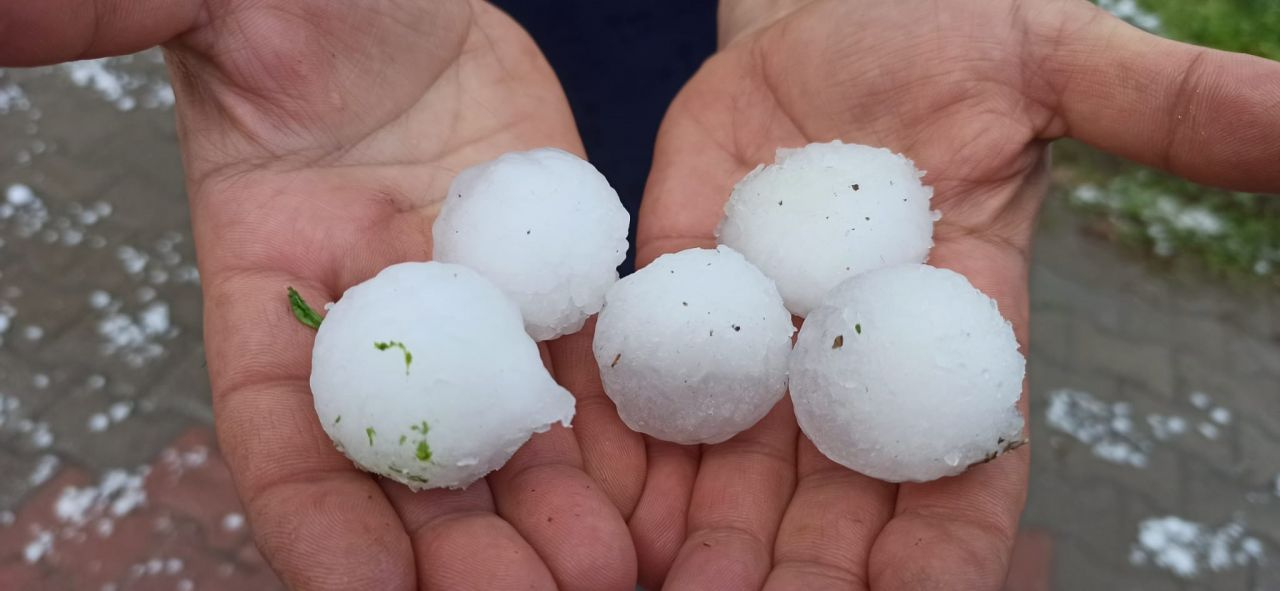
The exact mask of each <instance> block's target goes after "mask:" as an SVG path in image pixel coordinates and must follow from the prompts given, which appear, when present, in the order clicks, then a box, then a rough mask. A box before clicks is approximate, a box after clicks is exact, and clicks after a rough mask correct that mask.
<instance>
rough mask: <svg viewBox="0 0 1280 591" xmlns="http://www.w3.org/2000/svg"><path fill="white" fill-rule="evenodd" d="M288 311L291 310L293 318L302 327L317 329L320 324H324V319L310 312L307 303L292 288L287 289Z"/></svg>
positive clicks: (314, 312)
mask: <svg viewBox="0 0 1280 591" xmlns="http://www.w3.org/2000/svg"><path fill="white" fill-rule="evenodd" d="M289 309H291V310H293V317H294V318H297V319H298V322H301V323H302V324H303V326H307V327H309V328H313V329H319V328H320V323H321V322H324V318H323V317H322V316H320V315H319V314H317V313H316V311H315V310H312V309H311V306H309V305H307V301H306V300H304V299H302V294H300V293H298V290H296V289H294V288H292V287H290V288H289Z"/></svg>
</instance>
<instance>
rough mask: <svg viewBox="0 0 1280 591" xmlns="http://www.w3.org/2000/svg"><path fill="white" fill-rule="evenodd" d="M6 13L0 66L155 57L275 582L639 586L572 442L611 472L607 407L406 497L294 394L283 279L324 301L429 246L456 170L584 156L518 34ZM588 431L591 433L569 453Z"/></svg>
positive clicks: (436, 23)
mask: <svg viewBox="0 0 1280 591" xmlns="http://www.w3.org/2000/svg"><path fill="white" fill-rule="evenodd" d="M90 4H94V6H90ZM54 5H59V6H54ZM29 7H30V9H29ZM4 12H5V13H6V14H5V15H4V16H7V17H9V19H10V20H9V21H8V24H12V25H14V26H11V27H6V33H8V32H16V34H17V35H19V37H18V38H14V37H10V41H12V42H11V43H9V44H5V43H3V42H0V57H3V58H4V60H3V61H6V62H9V63H18V64H32V63H40V62H49V61H56V60H60V59H71V58H76V57H90V56H94V55H105V54H112V53H122V52H127V51H132V50H137V49H142V48H144V47H147V46H149V45H153V44H156V43H163V44H164V47H165V48H166V58H167V61H168V63H169V66H170V70H171V74H172V78H173V82H174V86H175V92H176V95H177V105H176V108H177V116H178V123H179V133H180V139H181V141H182V148H183V158H184V164H185V166H186V169H187V175H188V189H189V193H190V199H191V206H192V217H193V222H194V227H195V235H196V243H197V249H198V254H199V262H200V270H201V276H202V279H203V285H204V294H205V319H206V322H205V331H206V344H207V354H208V365H209V371H210V375H211V379H212V385H213V393H214V407H215V411H216V418H217V427H218V436H219V442H220V444H221V446H222V448H223V451H224V453H225V456H226V457H227V460H228V463H229V464H230V467H231V470H232V472H233V474H234V476H235V480H236V484H237V487H238V488H239V492H240V495H241V498H242V499H243V500H244V501H245V504H246V506H247V509H248V514H249V517H250V521H251V522H252V525H253V528H254V532H255V536H256V539H257V541H258V544H259V546H260V548H261V549H262V550H263V553H264V555H265V556H266V558H267V559H268V560H269V561H270V562H271V564H272V566H273V567H274V568H275V569H276V571H277V572H278V573H279V574H280V575H281V576H282V577H283V578H284V580H285V582H286V583H288V584H289V585H290V586H291V587H294V588H300V589H341V590H351V589H379V590H383V589H388V590H389V589H414V588H430V589H450V590H453V589H484V590H489V589H516V588H518V589H557V588H559V589H584V590H591V591H595V590H601V589H631V588H632V585H633V584H634V580H635V558H634V550H633V548H632V544H631V541H630V538H629V536H628V532H627V529H626V525H625V522H624V521H623V518H622V517H621V515H620V514H619V512H618V511H617V509H616V508H615V506H614V504H613V503H612V502H611V499H610V498H609V496H608V494H607V493H606V491H605V489H604V488H602V487H601V486H599V485H598V484H597V483H596V481H595V480H594V479H592V478H591V477H589V476H588V475H587V473H586V472H585V471H584V469H583V462H584V460H583V456H584V454H589V455H590V456H591V457H592V458H594V460H595V462H594V464H593V465H595V466H597V467H598V466H609V465H614V464H619V465H625V462H622V463H617V462H610V461H607V458H608V457H609V456H610V455H611V454H613V453H614V452H613V451H611V450H613V449H614V448H616V447H617V446H616V445H614V443H613V439H609V438H608V436H609V435H613V434H616V435H617V437H616V438H615V439H617V440H621V441H626V440H627V439H628V438H629V437H634V436H633V435H632V434H629V433H627V432H626V431H625V428H624V427H622V426H621V424H620V423H618V422H617V420H616V417H615V418H612V419H611V418H610V417H608V416H604V417H603V419H604V422H603V423H602V424H601V426H599V427H597V426H596V425H595V424H593V420H592V418H593V417H600V416H601V414H600V413H591V412H586V413H582V414H580V415H579V418H578V419H577V420H576V421H575V423H576V425H577V426H578V427H579V428H578V429H576V430H573V431H571V430H568V429H564V428H560V427H557V428H555V429H553V430H551V431H550V432H548V433H544V434H542V435H538V436H536V437H534V438H533V440H532V441H531V443H530V444H528V445H527V446H525V447H524V448H522V449H521V451H520V452H519V453H517V454H516V456H515V457H514V458H513V459H512V460H511V461H510V462H509V463H508V464H507V466H506V467H505V468H504V469H503V470H501V471H499V472H497V473H495V474H493V475H491V476H490V477H489V478H488V479H487V481H481V482H478V483H476V484H475V485H473V486H471V487H469V488H468V489H466V490H465V491H444V490H434V491H427V492H423V493H417V494H414V493H412V492H410V491H409V490H408V489H407V488H405V487H403V486H401V485H399V484H395V483H391V482H388V481H381V480H379V479H377V478H374V477H372V476H370V475H368V474H365V473H363V472H360V471H358V470H357V469H356V468H355V467H353V465H352V464H351V462H350V461H349V460H347V459H346V458H344V457H343V456H342V454H341V453H339V452H337V451H336V450H335V449H334V446H333V444H332V443H330V441H329V440H328V438H327V437H326V436H325V434H324V432H323V430H322V429H321V426H320V424H319V422H318V419H317V418H316V415H315V412H314V410H313V407H312V402H311V395H310V389H309V387H308V376H309V373H310V350H311V344H312V339H313V332H312V331H309V330H307V329H305V328H304V327H302V326H301V325H300V324H298V323H297V322H296V321H294V320H293V319H292V317H291V316H290V312H289V307H288V304H287V300H286V298H285V288H286V287H287V286H293V287H296V288H297V289H299V290H300V291H301V292H302V294H303V295H304V296H305V297H306V298H307V299H309V300H310V301H312V302H313V303H316V304H321V303H324V302H326V301H333V300H336V299H337V298H338V297H340V296H341V294H342V292H343V291H344V290H345V289H346V288H348V287H350V286H351V285H353V284H355V283H358V282H360V281H363V280H365V279H367V278H369V277H372V276H373V275H374V274H376V273H377V271H379V270H380V269H382V268H383V267H385V266H387V265H389V264H392V263H397V262H402V261H409V260H427V259H429V258H430V255H431V231H430V229H431V224H432V220H433V219H434V218H435V214H436V211H437V208H438V206H439V202H440V201H441V199H442V198H443V196H444V192H445V191H446V189H447V186H448V184H449V182H450V181H451V180H452V178H453V176H454V174H456V173H457V171H458V170H460V169H462V168H464V167H466V166H469V165H472V164H476V163H478V162H480V161H484V160H488V159H491V158H494V157H496V156H498V155H499V154H501V153H503V152H507V151H512V150H524V149H530V148H535V147H540V146H556V147H560V148H563V149H566V150H570V151H573V152H578V153H581V151H582V147H581V144H580V141H579V139H578V136H577V132H576V129H575V126H574V123H573V119H572V116H571V114H570V112H569V108H568V105H567V103H566V102H565V99H564V96H563V94H562V92H561V90H560V87H559V84H558V82H557V81H556V78H555V75H554V74H553V73H552V71H551V69H550V68H549V66H548V65H547V64H546V62H545V61H544V60H543V58H542V55H541V54H540V53H539V51H538V49H537V48H536V46H535V45H534V44H533V42H532V41H531V40H530V39H529V38H528V37H527V35H525V33H524V32H523V31H522V30H521V29H520V28H519V26H517V25H516V24H515V23H514V22H512V21H511V20H510V19H508V18H507V17H506V16H505V15H503V14H501V13H500V12H499V11H497V10H496V9H494V8H492V7H490V6H489V5H487V4H485V3H483V2H480V1H473V2H468V1H466V0H457V1H438V2H421V1H395V0H379V1H377V2H364V3H360V5H359V6H355V5H352V4H351V3H349V2H342V1H337V0H320V1H315V2H291V1H287V0H279V1H276V0H268V1H248V0H244V1H241V0H219V1H217V2H214V1H212V0H210V1H209V2H204V3H202V2H195V1H189V2H183V1H177V2H174V1H170V0H144V1H124V2H115V1H113V0H96V2H94V0H59V1H57V2H53V3H52V5H45V6H37V5H30V4H22V3H14V4H13V5H11V6H6V7H5V8H4ZM90 33H92V35H90ZM24 34H25V35H29V36H30V37H31V38H30V39H23V38H21V35H24ZM86 43H87V46H86ZM588 341H589V337H588V336H578V337H572V338H568V339H564V340H562V341H561V342H557V343H553V344H551V345H550V346H549V347H548V348H547V349H546V352H547V354H548V355H547V358H548V360H549V362H550V364H551V366H552V368H553V373H554V374H555V376H556V377H557V379H558V380H559V381H560V382H561V383H562V384H563V385H565V386H566V387H567V388H568V389H570V390H571V391H574V392H582V391H587V392H595V391H597V390H598V377H597V376H596V369H595V364H594V361H593V360H592V358H591V353H590V344H589V342H588ZM597 423H599V421H597ZM583 433H591V434H594V435H598V436H601V437H605V443H603V444H600V445H592V444H587V445H584V446H580V445H579V443H578V439H577V438H575V435H578V436H579V437H580V436H581V434H583ZM635 445H636V446H637V447H636V448H635V449H636V450H637V451H636V452H635V453H634V454H632V455H634V456H636V457H640V452H639V451H638V450H639V447H638V445H639V442H638V440H636V443H635ZM622 449H625V446H624V447H623V448H622ZM641 476H642V475H640V474H637V476H636V478H637V479H638V478H640V477H641Z"/></svg>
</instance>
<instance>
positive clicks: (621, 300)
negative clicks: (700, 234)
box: [594, 246, 794, 444]
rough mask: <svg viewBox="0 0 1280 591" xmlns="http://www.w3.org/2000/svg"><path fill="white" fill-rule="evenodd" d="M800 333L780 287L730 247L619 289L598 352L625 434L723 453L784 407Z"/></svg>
mask: <svg viewBox="0 0 1280 591" xmlns="http://www.w3.org/2000/svg"><path fill="white" fill-rule="evenodd" d="M793 332H794V328H793V327H792V325H791V315H790V314H789V313H788V312H787V310H786V308H784V307H783V305H782V298H781V297H780V296H779V295H778V291H777V289H776V288H775V287H774V285H773V282H772V281H770V280H769V279H768V278H767V277H765V276H764V274H763V273H761V272H760V271H759V270H758V269H756V268H755V267H754V266H752V265H751V264H750V263H748V262H747V261H746V259H744V258H742V255H740V254H738V253H736V252H734V251H733V250H732V249H729V248H727V247H723V246H722V247H720V248H717V249H715V250H707V249H690V250H685V251H682V252H679V253H675V254H668V255H664V256H661V257H659V258H658V259H657V260H656V261H654V262H653V263H652V264H650V265H649V266H647V267H645V268H643V269H641V270H640V271H638V272H636V273H635V274H634V275H631V276H629V277H625V278H623V279H622V280H621V281H619V282H618V283H617V285H615V286H614V288H613V289H612V290H610V291H609V294H608V298H607V301H606V303H605V307H604V310H603V311H602V312H601V313H600V318H599V320H598V322H597V324H596V335H595V344H594V349H595V357H596V363H597V364H599V366H600V376H601V378H602V379H603V380H604V388H605V392H606V393H608V395H609V397H610V398H611V399H613V401H614V403H615V404H616V405H617V407H618V414H619V415H620V416H621V417H622V420H623V421H624V422H625V423H626V424H627V426H629V427H631V429H633V430H635V431H639V432H642V433H647V434H649V435H652V436H654V437H657V438H659V439H664V440H667V441H674V442H676V443H686V444H690V443H718V442H721V441H724V440H725V439H728V438H729V437H732V436H733V435H734V434H736V433H738V432H739V431H742V430H743V429H746V428H748V427H750V426H751V425H754V424H755V423H756V421H759V420H760V418H761V417H763V416H764V415H765V414H766V413H768V412H769V409H770V408H772V407H773V405H774V404H775V403H776V402H777V401H778V400H779V399H780V398H782V395H783V393H784V392H785V391H786V387H787V356H788V354H789V353H790V352H791V334H792V333H793Z"/></svg>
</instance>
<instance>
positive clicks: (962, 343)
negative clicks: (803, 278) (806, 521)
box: [791, 264, 1025, 482]
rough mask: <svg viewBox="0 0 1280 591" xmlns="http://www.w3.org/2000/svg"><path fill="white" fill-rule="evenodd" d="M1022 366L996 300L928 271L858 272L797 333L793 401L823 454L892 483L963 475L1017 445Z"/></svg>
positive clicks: (948, 274) (954, 277) (954, 276)
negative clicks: (974, 466)
mask: <svg viewBox="0 0 1280 591" xmlns="http://www.w3.org/2000/svg"><path fill="white" fill-rule="evenodd" d="M1024 367H1025V361H1024V359H1023V357H1022V355H1021V354H1020V353H1019V352H1018V342H1017V340H1016V339H1015V338H1014V335H1013V329H1012V327H1011V326H1010V324H1009V322H1008V321H1006V320H1005V319H1004V318H1003V317H1002V316H1001V315H1000V311H999V310H998V309H997V308H996V303H995V301H994V300H992V299H991V298H989V297H987V296H986V295H984V294H983V293H982V292H980V291H978V290H977V289H975V288H974V287H973V286H972V285H970V284H969V281H968V280H966V279H965V278H964V276H962V275H960V274H958V273H955V272H952V271H948V270H945V269H938V268H934V267H930V266H928V265H916V264H912V265H900V266H895V267H890V268H887V269H880V270H877V271H871V272H868V273H864V274H862V275H859V276H857V277H855V278H852V279H849V280H847V281H845V282H844V283H841V284H840V285H839V286H838V287H836V288H835V289H834V290H832V291H831V292H830V293H829V294H827V298H826V299H825V300H824V302H823V303H822V305H821V306H819V307H818V308H817V309H815V310H814V311H813V313H812V314H810V315H809V317H808V318H807V319H806V320H805V323H804V326H803V327H802V328H801V329H800V336H799V338H798V339H797V341H796V348H795V352H794V353H792V356H791V398H792V401H793V402H794V404H795V412H796V419H797V421H798V422H799V424H800V428H801V429H802V430H804V432H805V434H806V435H808V436H809V439H811V440H812V441H813V443H814V445H816V446H817V447H818V449H820V450H822V452H823V453H824V454H826V456H827V457H829V458H831V459H833V460H835V461H836V462H839V463H840V464H843V465H845V466H847V467H849V468H852V469H854V470H857V471H858V472H862V473H863V474H866V475H868V476H872V477H874V478H879V479H881V480H887V481H891V482H902V481H926V480H933V479H936V478H941V477H943V476H950V475H954V474H959V473H960V472H963V471H964V470H965V468H967V467H968V466H970V465H971V464H974V463H975V462H981V461H983V460H986V459H989V458H991V457H993V456H994V455H995V454H997V453H1000V452H1001V451H1003V450H1005V449H1007V448H1008V447H1010V446H1011V445H1013V444H1014V443H1015V442H1019V441H1021V439H1022V425H1023V420H1022V416H1021V415H1020V414H1019V413H1018V409H1017V408H1016V404H1017V402H1018V398H1019V397H1020V395H1021V393H1022V377H1023V371H1024Z"/></svg>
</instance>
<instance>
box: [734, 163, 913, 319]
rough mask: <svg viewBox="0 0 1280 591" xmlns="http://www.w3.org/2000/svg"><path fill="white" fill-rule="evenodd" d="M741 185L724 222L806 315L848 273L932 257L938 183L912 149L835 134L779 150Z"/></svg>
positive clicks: (736, 242) (791, 307)
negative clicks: (927, 182) (930, 183)
mask: <svg viewBox="0 0 1280 591" xmlns="http://www.w3.org/2000/svg"><path fill="white" fill-rule="evenodd" d="M776 160H777V161H776V162H775V163H773V164H770V165H768V166H763V165H762V166H759V167H757V168H756V169H755V170H753V171H751V172H750V173H749V174H747V176H746V177H743V179H742V180H741V181H740V182H739V183H738V184H737V186H735V187H734V188H733V194H732V195H731V196H730V197H729V202H728V203H727V204H725V207H724V219H723V220H721V222H720V227H719V228H717V230H716V236H717V237H718V239H719V241H720V243H721V244H725V245H728V246H731V247H733V248H734V249H736V250H738V252H741V253H742V254H743V256H745V257H747V260H749V261H751V262H752V263H754V264H755V265H756V266H757V267H760V270H761V271H764V274H765V275H768V276H769V278H770V279H773V280H774V282H776V283H777V284H778V291H779V292H780V293H782V299H783V300H785V301H786V303H787V309H789V310H791V312H792V313H793V314H795V315H797V316H805V315H807V314H808V313H809V311H810V310H812V309H813V308H814V307H815V306H817V305H818V302H819V301H820V300H821V299H822V296H823V295H825V294H826V293H827V291H829V290H830V289H831V288H833V287H835V286H836V284H837V283H840V282H841V281H842V280H844V279H847V278H849V277H852V276H854V275H857V274H858V273H863V272H866V271H870V270H872V269H878V268H881V267H887V266H891V265H896V264H900V263H922V262H924V260H925V258H926V257H927V256H928V254H929V248H930V247H932V246H933V222H934V220H935V219H937V214H935V213H934V212H931V211H930V210H929V200H930V198H931V197H932V196H933V189H932V188H931V187H926V186H924V185H922V184H921V183H920V178H921V177H923V176H924V173H923V172H920V171H918V170H916V167H915V165H914V164H913V163H912V162H911V160H909V159H907V158H906V157H905V156H902V155H899V154H895V153H893V152H890V151H889V150H886V149H884V148H873V147H870V146H863V145H859V144H844V143H841V142H840V141H834V142H831V143H826V144H809V145H807V146H805V147H803V148H798V149H779V150H778V153H777V157H776Z"/></svg>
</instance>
